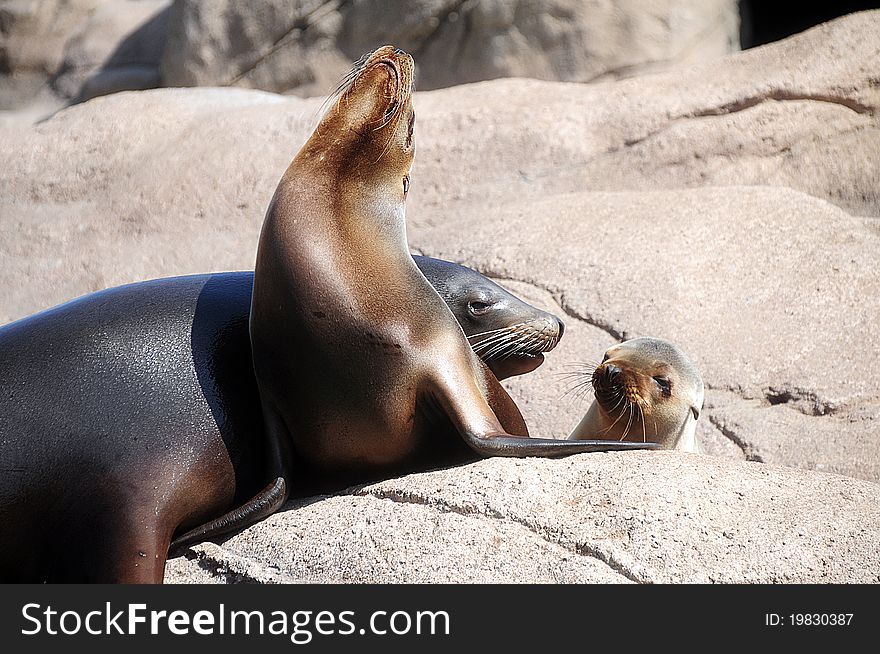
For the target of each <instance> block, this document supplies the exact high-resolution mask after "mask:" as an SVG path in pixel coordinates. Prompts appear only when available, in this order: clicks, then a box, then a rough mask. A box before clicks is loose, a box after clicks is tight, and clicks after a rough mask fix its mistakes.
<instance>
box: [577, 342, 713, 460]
mask: <svg viewBox="0 0 880 654" xmlns="http://www.w3.org/2000/svg"><path fill="white" fill-rule="evenodd" d="M591 381H592V386H593V391H594V393H595V396H596V403H597V404H598V406H599V409H600V412H601V413H602V414H603V418H604V421H605V422H606V423H607V433H606V434H597V435H596V437H597V438H612V437H613V438H619V439H620V440H624V439H626V440H647V441H654V442H659V443H661V444H664V445H665V446H667V447H673V446H674V445H675V443H674V442H672V441H674V440H676V439H678V438H679V436H680V434H681V431H682V429H683V428H684V427H685V425H686V424H687V423H688V422H689V421H690V419H691V417H692V418H693V419H694V420H696V419H697V418H699V416H700V411H701V410H702V408H703V395H704V392H703V380H702V378H701V377H700V373H699V371H698V370H697V368H696V367H695V366H694V364H693V363H691V361H690V360H689V359H688V358H687V357H686V356H685V355H684V353H683V352H682V351H681V350H680V349H678V348H677V347H676V346H675V345H673V344H672V343H669V342H667V341H664V340H661V339H659V338H635V339H632V340H629V341H625V342H623V343H620V344H618V345H615V346H613V347H610V348H609V349H608V350H607V351H606V352H605V357H604V358H603V359H602V362H601V363H600V364H599V365H598V366H596V368H595V370H594V371H593V374H592V380H591Z"/></svg>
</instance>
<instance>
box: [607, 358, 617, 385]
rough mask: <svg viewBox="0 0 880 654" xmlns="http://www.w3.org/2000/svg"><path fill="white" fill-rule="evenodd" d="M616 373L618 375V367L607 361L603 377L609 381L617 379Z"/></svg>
mask: <svg viewBox="0 0 880 654" xmlns="http://www.w3.org/2000/svg"><path fill="white" fill-rule="evenodd" d="M618 375H620V368H618V367H617V366H615V365H614V364H613V363H609V364H607V365H606V366H605V378H606V379H607V380H608V381H609V382H613V381H614V380H615V379H617V377H618Z"/></svg>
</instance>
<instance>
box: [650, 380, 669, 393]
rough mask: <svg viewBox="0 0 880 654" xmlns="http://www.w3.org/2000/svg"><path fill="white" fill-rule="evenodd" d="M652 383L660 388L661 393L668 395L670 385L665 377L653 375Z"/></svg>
mask: <svg viewBox="0 0 880 654" xmlns="http://www.w3.org/2000/svg"><path fill="white" fill-rule="evenodd" d="M654 383H655V384H657V387H658V388H659V389H660V392H661V393H663V395H666V396H669V394H670V386H669V380H668V379H666V378H665V377H654Z"/></svg>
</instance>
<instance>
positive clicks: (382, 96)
mask: <svg viewBox="0 0 880 654" xmlns="http://www.w3.org/2000/svg"><path fill="white" fill-rule="evenodd" d="M414 71H415V64H414V63H413V59H412V57H411V56H410V55H408V54H407V53H405V52H404V51H403V50H400V49H399V48H395V47H394V46H390V45H385V46H382V47H381V48H378V49H377V50H375V51H373V52H372V53H370V54H368V55H365V56H364V57H362V58H361V59H360V60H359V61H357V62H356V63H355V64H354V66H353V68H352V70H351V72H350V73H349V74H348V75H347V76H346V77H345V79H344V80H343V81H342V83H341V84H340V85H339V88H338V89H337V91H336V93H334V94H333V95H332V96H331V97H330V98H329V99H328V107H327V110H326V112H325V113H324V116H323V118H322V119H321V122H320V123H319V124H318V127H317V128H316V129H315V132H314V133H313V134H312V137H311V138H310V139H309V142H308V143H306V145H305V146H304V147H303V150H302V151H301V153H300V155H299V156H300V157H301V158H303V159H310V160H312V161H313V162H316V163H318V162H319V163H320V164H321V166H322V168H324V169H325V170H326V168H327V167H331V168H334V169H335V170H336V172H337V173H338V174H340V175H341V176H344V177H345V178H346V179H356V180H359V181H360V183H362V184H365V185H376V184H377V183H381V184H383V186H384V184H385V183H392V184H394V185H395V186H396V187H398V189H399V193H400V194H401V197H405V196H406V193H407V192H408V191H409V171H410V167H411V166H412V161H413V156H414V154H415V138H414V135H413V127H414V124H415V111H414V110H413V104H412V92H413V73H414Z"/></svg>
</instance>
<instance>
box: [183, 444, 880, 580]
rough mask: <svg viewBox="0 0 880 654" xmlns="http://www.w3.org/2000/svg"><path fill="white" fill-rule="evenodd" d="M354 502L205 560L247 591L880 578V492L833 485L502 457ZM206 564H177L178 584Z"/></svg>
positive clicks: (798, 476)
mask: <svg viewBox="0 0 880 654" xmlns="http://www.w3.org/2000/svg"><path fill="white" fill-rule="evenodd" d="M351 493H352V494H344V495H341V496H334V497H329V498H316V499H314V500H310V501H309V502H308V503H307V504H306V505H305V506H303V505H296V504H292V505H289V506H288V507H286V508H285V510H283V511H281V512H280V513H277V514H275V515H273V516H271V517H270V518H268V519H267V520H265V521H264V522H262V523H260V524H258V525H256V526H255V527H251V528H249V529H246V530H245V531H243V532H242V533H240V534H238V535H236V536H233V537H232V538H230V539H228V540H226V541H225V542H223V543H222V545H221V546H220V547H217V546H214V545H210V544H209V545H200V546H196V550H197V552H199V554H196V555H195V556H197V557H201V560H202V565H203V566H205V567H211V566H220V567H222V568H223V569H224V574H227V575H228V574H235V573H236V571H240V572H239V574H240V578H239V579H238V580H240V581H241V580H243V581H268V580H271V579H272V578H273V577H274V578H277V577H279V576H284V575H287V576H289V577H294V578H298V579H304V580H313V579H319V580H321V581H336V582H378V583H385V582H422V581H430V582H438V581H443V582H473V581H503V582H513V583H515V582H522V581H560V582H570V581H571V582H573V581H590V582H612V583H623V582H626V581H636V582H642V583H646V582H653V583H691V582H699V583H706V582H724V583H727V582H737V583H877V582H880V576H878V570H880V550H878V549H877V547H876V541H877V538H878V537H880V508H878V507H880V486H878V485H877V484H872V483H868V482H864V481H860V480H855V479H850V478H847V477H840V476H837V475H830V474H822V473H817V472H804V471H801V470H795V469H791V468H781V467H777V466H771V465H762V464H757V463H737V462H732V461H726V460H722V459H717V458H712V457H705V456H699V455H688V454H679V453H675V452H650V453H626V454H586V455H580V456H577V457H570V458H567V459H560V460H548V459H525V460H513V459H490V460H485V461H481V462H478V463H475V464H472V465H468V466H463V467H460V468H454V469H450V470H440V471H436V472H431V473H424V474H417V475H410V476H407V477H403V478H399V479H390V480H388V481H384V482H381V483H379V484H374V485H371V486H367V487H365V488H362V489H353V490H352V492H351ZM197 567H201V566H200V565H199V563H197V562H195V561H179V562H177V563H174V564H172V566H171V569H172V570H173V575H171V576H169V577H168V579H169V581H174V580H177V579H181V578H184V575H185V574H187V573H191V574H196V572H195V568H197ZM202 569H204V568H202Z"/></svg>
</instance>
